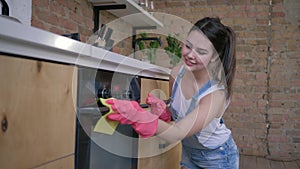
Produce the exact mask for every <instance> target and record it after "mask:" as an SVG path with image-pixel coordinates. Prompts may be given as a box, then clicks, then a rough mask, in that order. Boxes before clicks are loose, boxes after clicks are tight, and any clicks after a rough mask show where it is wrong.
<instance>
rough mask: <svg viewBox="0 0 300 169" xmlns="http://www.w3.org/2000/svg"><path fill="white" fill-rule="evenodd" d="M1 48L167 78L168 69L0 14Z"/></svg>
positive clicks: (51, 59) (14, 53) (63, 61)
mask: <svg viewBox="0 0 300 169" xmlns="http://www.w3.org/2000/svg"><path fill="white" fill-rule="evenodd" d="M0 25H1V29H0V52H1V53H2V54H11V55H16V56H20V57H24V58H31V59H41V60H46V61H53V62H58V63H64V64H72V65H76V66H85V67H90V68H96V69H103V70H110V71H117V72H122V73H128V74H134V75H139V76H144V77H152V78H159V79H166V80H168V79H169V74H170V69H169V68H164V67H161V66H157V65H153V64H149V63H146V62H142V61H139V60H136V59H133V58H130V57H126V56H123V55H120V54H117V53H114V52H111V51H107V50H104V49H102V48H99V47H94V46H92V45H90V44H87V43H83V42H79V41H76V40H73V39H70V38H67V37H64V36H61V35H58V34H54V33H51V32H48V31H45V30H41V29H38V28H35V27H31V26H26V25H23V24H21V23H18V22H15V21H13V20H10V19H7V18H5V17H0Z"/></svg>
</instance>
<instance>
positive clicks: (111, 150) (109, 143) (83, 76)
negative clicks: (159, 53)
mask: <svg viewBox="0 0 300 169" xmlns="http://www.w3.org/2000/svg"><path fill="white" fill-rule="evenodd" d="M115 77H117V79H114V78H115ZM120 77H121V79H120ZM128 77H130V76H128ZM128 77H127V75H122V74H118V75H116V74H115V73H114V72H108V71H101V70H95V69H89V68H79V73H78V98H77V124H76V153H75V159H76V160H75V168H76V169H107V168H109V169H120V168H122V169H136V168H137V158H136V157H137V152H138V150H137V148H138V134H137V133H136V132H135V131H134V130H133V129H132V127H131V126H130V125H122V124H119V125H118V127H117V128H116V131H115V132H114V134H113V135H107V134H103V133H98V132H95V131H94V130H93V129H94V127H95V125H96V123H97V121H98V120H99V119H100V118H101V117H102V113H103V112H101V111H100V110H102V108H103V105H101V104H100V103H99V102H97V101H96V99H97V98H99V97H101V98H108V97H114V98H119V99H130V100H138V99H139V95H138V94H137V93H139V92H140V91H139V87H138V86H136V85H138V83H137V82H138V81H136V79H135V80H134V81H132V78H129V83H124V82H126V81H128ZM122 78H125V79H126V80H124V79H122ZM135 89H136V91H133V90H135Z"/></svg>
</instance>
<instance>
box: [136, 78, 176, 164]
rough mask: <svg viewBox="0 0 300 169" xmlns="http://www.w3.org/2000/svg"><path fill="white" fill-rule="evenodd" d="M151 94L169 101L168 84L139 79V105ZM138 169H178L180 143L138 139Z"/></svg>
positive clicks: (166, 82) (163, 81) (154, 138)
mask: <svg viewBox="0 0 300 169" xmlns="http://www.w3.org/2000/svg"><path fill="white" fill-rule="evenodd" d="M149 92H151V93H153V94H154V95H155V96H156V97H158V98H160V99H162V100H167V99H169V95H170V94H169V82H168V81H165V80H156V79H146V78H142V79H141V103H142V104H143V103H146V98H147V95H148V93H149ZM138 153H139V157H140V158H139V160H138V168H139V169H153V168H163V169H177V168H178V169H179V168H180V166H179V163H180V159H181V144H180V142H178V143H174V144H168V143H167V142H166V141H164V140H162V139H160V138H159V137H155V136H154V137H151V138H148V139H143V138H140V140H139V146H138Z"/></svg>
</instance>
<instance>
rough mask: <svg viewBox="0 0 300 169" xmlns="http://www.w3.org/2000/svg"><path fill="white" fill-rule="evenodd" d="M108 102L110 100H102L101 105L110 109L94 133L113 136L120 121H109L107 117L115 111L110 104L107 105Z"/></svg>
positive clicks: (98, 123) (100, 120) (99, 121)
mask: <svg viewBox="0 0 300 169" xmlns="http://www.w3.org/2000/svg"><path fill="white" fill-rule="evenodd" d="M110 99H112V98H110ZM106 100H109V99H102V98H100V101H101V103H102V104H103V105H104V106H106V107H108V108H109V112H108V113H106V114H105V115H104V116H102V117H101V118H100V119H99V120H98V122H97V124H96V126H95V128H94V132H99V133H104V134H109V135H112V134H113V133H114V131H115V130H116V128H117V126H118V124H119V122H118V121H111V120H107V118H106V117H107V116H108V115H109V114H111V113H113V110H112V108H111V105H109V104H107V103H106Z"/></svg>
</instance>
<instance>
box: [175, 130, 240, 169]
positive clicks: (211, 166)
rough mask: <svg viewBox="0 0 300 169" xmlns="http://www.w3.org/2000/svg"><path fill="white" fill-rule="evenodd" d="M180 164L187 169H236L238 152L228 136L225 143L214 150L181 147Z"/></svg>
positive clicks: (237, 166)
mask: <svg viewBox="0 0 300 169" xmlns="http://www.w3.org/2000/svg"><path fill="white" fill-rule="evenodd" d="M180 164H181V166H184V167H186V168H188V169H202V168H203V169H218V168H219V169H238V168H239V152H238V148H237V146H236V144H235V142H234V140H233V138H232V136H231V135H230V137H229V138H228V139H227V141H226V142H225V143H223V144H222V145H221V146H219V147H218V148H216V149H194V148H190V147H186V146H183V147H182V161H181V162H180Z"/></svg>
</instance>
